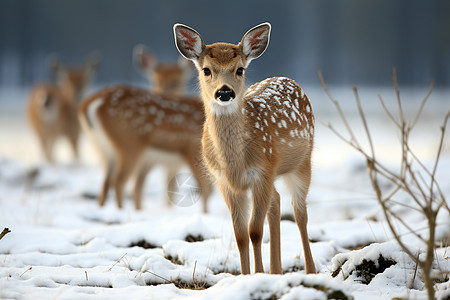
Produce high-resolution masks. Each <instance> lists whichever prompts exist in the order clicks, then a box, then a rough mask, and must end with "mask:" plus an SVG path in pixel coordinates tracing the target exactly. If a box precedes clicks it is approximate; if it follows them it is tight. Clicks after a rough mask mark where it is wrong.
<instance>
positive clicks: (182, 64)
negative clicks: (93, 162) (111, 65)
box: [133, 44, 207, 212]
mask: <svg viewBox="0 0 450 300" xmlns="http://www.w3.org/2000/svg"><path fill="white" fill-rule="evenodd" d="M133 64H134V67H135V68H136V70H137V71H138V72H139V73H140V74H141V75H143V76H144V77H145V78H146V79H147V81H148V83H149V90H153V92H155V93H157V94H161V93H163V94H173V95H177V96H180V95H183V94H184V93H185V89H186V86H187V83H188V81H189V79H190V78H191V77H192V75H193V67H192V63H191V62H190V61H188V60H186V59H184V58H183V57H181V56H180V57H179V59H178V61H177V62H176V63H170V62H166V63H159V61H158V59H157V57H156V55H155V54H154V53H153V52H152V51H150V49H149V48H148V47H147V46H145V45H143V44H138V45H136V46H134V48H133ZM198 101H201V100H200V99H198ZM156 164H158V161H156V160H155V161H154V162H153V163H152V162H150V161H148V162H147V163H146V164H143V166H144V169H143V170H141V171H136V172H135V174H138V177H137V178H136V180H135V184H138V186H135V188H134V190H135V191H136V189H138V190H139V189H142V188H143V182H144V181H145V178H146V176H147V174H148V173H149V172H150V170H151V169H152V167H153V166H154V165H156ZM182 165H183V163H182V162H180V161H179V160H173V161H170V162H166V163H165V164H164V167H165V169H166V183H167V197H166V204H167V206H171V205H172V203H174V199H173V196H174V193H175V192H176V191H177V188H178V187H177V186H176V184H175V183H176V181H175V180H173V179H174V178H175V176H176V175H177V173H178V172H179V170H180V168H181V167H182ZM139 176H141V177H142V178H141V177H139ZM135 194H141V192H139V193H138V192H135ZM138 198H140V197H138ZM138 202H139V203H140V202H141V200H138ZM139 207H140V206H139ZM204 211H205V212H206V211H207V210H206V206H205V208H204Z"/></svg>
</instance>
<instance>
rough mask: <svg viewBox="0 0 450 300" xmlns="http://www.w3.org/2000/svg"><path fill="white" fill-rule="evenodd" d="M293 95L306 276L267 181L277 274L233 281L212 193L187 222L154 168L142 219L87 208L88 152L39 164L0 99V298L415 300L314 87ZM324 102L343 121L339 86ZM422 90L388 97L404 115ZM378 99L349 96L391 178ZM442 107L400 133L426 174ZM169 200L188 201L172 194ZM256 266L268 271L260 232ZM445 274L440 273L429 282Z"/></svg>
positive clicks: (444, 175)
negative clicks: (303, 134)
mask: <svg viewBox="0 0 450 300" xmlns="http://www.w3.org/2000/svg"><path fill="white" fill-rule="evenodd" d="M305 90H306V92H307V94H309V96H310V98H311V100H312V102H313V106H314V109H315V113H316V117H317V119H318V122H317V131H316V145H315V148H316V149H315V154H314V170H313V180H312V185H311V190H310V193H309V198H308V205H309V206H308V211H309V234H310V238H311V240H312V244H311V247H312V252H313V256H314V260H315V263H316V268H317V269H318V273H319V274H317V275H305V273H304V271H303V265H304V261H303V254H302V251H301V250H302V248H301V241H300V236H299V233H298V229H297V227H296V225H295V223H294V222H292V221H290V220H289V216H290V214H291V213H290V212H291V209H290V203H289V202H290V199H289V195H288V194H287V191H286V190H285V188H284V185H283V183H282V182H277V188H278V190H279V192H280V194H281V198H282V214H283V215H284V218H283V219H284V220H283V221H282V222H281V243H282V246H281V247H282V265H283V270H284V272H285V274H283V275H269V274H256V275H250V276H242V275H235V274H236V273H238V272H239V255H238V250H237V246H236V243H235V240H234V236H233V231H232V225H231V220H230V216H229V213H228V210H227V208H226V206H225V204H224V202H223V200H222V198H221V196H220V195H219V194H218V193H217V191H215V192H214V194H213V195H212V197H211V198H210V200H209V203H208V205H209V208H210V213H209V214H202V213H200V211H201V205H200V203H196V204H194V205H192V206H188V207H180V206H176V205H175V206H172V207H167V206H166V205H165V197H166V191H165V182H164V178H165V176H164V172H165V171H164V169H162V168H156V169H155V170H153V172H152V173H151V174H150V176H149V177H148V180H147V184H146V187H145V193H144V194H145V203H144V209H143V210H142V211H139V212H137V211H135V210H134V208H133V205H132V201H131V200H130V199H126V200H127V201H126V204H125V207H124V209H122V210H118V209H117V208H116V206H115V203H114V199H113V193H111V195H110V198H109V199H108V201H107V204H106V206H105V207H104V208H99V207H98V205H97V203H96V200H95V197H96V195H97V194H98V192H99V190H100V185H101V182H102V177H103V170H102V169H101V167H100V165H99V163H98V159H97V156H96V153H95V152H94V151H93V150H92V148H91V147H90V145H89V143H88V141H87V140H86V139H83V141H82V161H81V162H79V163H72V162H70V151H69V147H68V146H67V145H65V144H63V143H62V144H61V145H60V147H59V148H58V153H57V156H58V158H59V161H60V163H59V164H57V165H47V164H45V163H42V162H40V160H39V157H40V156H39V154H40V153H39V149H38V148H37V147H36V146H37V143H36V140H35V137H34V136H33V134H32V132H31V131H30V129H29V127H28V124H27V123H26V120H25V119H24V113H23V107H24V100H23V99H24V98H25V97H26V91H19V92H17V91H15V92H10V91H1V92H0V96H1V97H0V231H1V229H3V228H4V227H8V228H9V229H11V233H9V234H7V235H6V236H5V237H4V238H3V239H1V240H0V298H1V299H91V298H100V299H125V298H130V299H173V298H188V297H191V298H195V299H197V298H200V299H278V298H282V299H327V298H328V299H351V298H352V297H353V298H354V299H391V298H394V297H403V298H409V299H424V298H426V292H425V291H424V289H423V282H422V280H421V275H420V273H421V272H420V270H418V272H417V274H416V275H414V274H415V267H416V264H415V262H414V261H413V260H412V259H410V258H409V257H408V256H407V255H406V254H405V253H404V252H403V251H402V250H401V249H400V248H399V246H398V245H397V244H396V243H395V242H393V241H392V235H391V233H390V232H389V228H388V227H387V225H386V223H385V222H383V217H382V213H381V211H380V208H379V206H378V203H377V201H376V200H375V197H374V195H373V193H372V190H371V186H370V182H369V180H368V178H367V173H366V170H365V164H364V160H363V159H362V158H361V157H360V156H358V154H357V153H355V152H354V151H353V150H352V149H351V148H349V147H348V146H346V145H345V144H343V143H342V142H341V141H339V140H338V139H337V138H336V137H335V136H334V135H333V134H332V133H331V132H330V131H329V130H328V129H327V128H325V127H324V126H323V125H321V123H320V121H322V122H325V123H328V122H331V123H332V124H334V125H336V126H337V127H338V128H342V127H341V125H340V122H339V120H338V119H337V113H336V112H335V111H334V109H333V107H332V105H331V102H330V101H329V100H328V99H327V98H326V97H325V94H324V93H323V92H322V91H321V90H320V89H312V90H311V91H308V89H307V88H305ZM331 91H332V92H333V93H334V95H335V97H336V98H338V100H345V101H344V102H343V105H344V110H345V111H346V112H347V113H349V114H350V115H353V113H354V112H355V109H354V106H353V102H352V99H353V96H352V92H351V88H349V87H348V88H339V89H337V88H336V89H332V90H331ZM425 92H426V90H425V89H419V90H415V89H406V91H405V92H402V95H405V96H404V97H405V98H404V99H405V102H404V107H405V108H406V110H407V111H409V112H413V111H414V110H415V109H416V108H417V107H418V105H419V104H420V101H419V100H420V99H421V98H422V97H423V95H424V94H425ZM378 93H380V94H381V95H382V96H383V97H384V98H385V100H387V102H388V104H389V105H390V106H391V107H393V108H395V105H396V104H395V103H394V102H393V101H392V100H393V96H394V92H393V89H381V90H377V89H362V92H361V98H362V100H363V105H364V106H366V107H367V108H368V111H369V122H370V123H371V125H372V126H371V127H372V128H373V129H374V132H373V133H374V138H375V143H376V144H377V145H378V146H377V151H378V153H379V157H380V158H381V159H383V160H385V161H386V162H387V163H389V164H392V166H393V167H395V162H396V160H397V159H398V156H399V150H398V147H397V146H395V144H396V143H397V141H398V135H397V134H396V133H395V132H394V131H393V127H392V126H391V125H389V123H388V121H387V119H386V118H385V117H383V116H382V115H381V113H380V112H381V108H379V106H378V104H377V94H378ZM349 98H350V99H349ZM449 98H450V93H449V91H447V90H439V91H435V92H434V93H433V94H432V95H431V98H430V100H429V101H430V103H429V105H428V106H427V107H426V109H425V111H424V116H423V119H422V120H421V121H420V122H419V124H418V128H417V132H416V133H414V134H413V136H412V139H413V141H414V143H413V146H414V147H415V148H416V149H417V153H418V154H419V155H420V156H421V157H422V158H423V159H424V161H425V162H426V163H429V164H431V163H432V162H433V160H432V159H433V153H434V151H435V150H436V147H437V144H438V136H439V126H440V125H441V120H442V119H443V116H444V114H445V112H446V111H448V109H450V101H449ZM349 100H350V101H349ZM350 119H351V122H352V124H355V128H356V132H357V134H362V133H363V131H362V127H361V126H360V125H356V124H359V123H356V122H357V119H356V118H354V117H351V118H350ZM449 130H450V129H449ZM449 138H450V135H449V134H448V133H447V143H446V144H445V146H444V150H443V153H442V158H441V164H440V167H439V170H438V176H437V178H438V181H439V182H440V184H441V188H442V190H443V192H444V194H445V195H446V197H447V199H448V198H449V197H450V181H449V180H448V178H450V142H449V141H448V140H449ZM186 171H187V170H183V172H186ZM181 192H184V193H189V190H187V189H184V188H183V187H182V188H181ZM400 200H401V201H408V199H400ZM395 209H396V211H397V213H398V214H400V215H401V216H402V218H403V220H405V221H406V222H408V223H409V224H410V225H411V226H412V227H413V228H414V229H416V230H423V229H424V226H425V220H424V219H423V217H421V216H420V214H418V213H417V212H415V211H413V210H407V209H404V207H397V208H395ZM438 224H439V225H438V228H437V240H438V242H439V243H441V242H442V244H441V246H440V247H439V249H438V250H437V252H436V261H435V264H434V269H435V273H436V275H437V276H440V277H439V282H440V283H439V284H437V285H436V288H437V295H438V296H439V297H441V298H442V299H448V298H447V297H450V283H449V280H448V272H449V271H450V260H449V259H450V247H449V246H448V241H449V237H450V216H449V214H448V211H445V210H441V214H439V215H438ZM397 225H398V226H399V230H404V228H403V229H402V228H401V227H400V224H397ZM424 233H425V231H424ZM405 239H406V240H407V242H408V245H410V247H411V249H414V251H416V252H417V251H423V250H424V249H423V245H421V244H420V243H419V242H418V241H416V240H415V239H414V238H412V237H409V236H408V235H407V234H406V233H405ZM380 255H381V256H380ZM380 257H382V259H381V258H380ZM263 260H264V268H265V270H266V272H268V269H269V235H268V227H267V225H266V227H265V230H264V238H263ZM363 261H365V262H366V263H367V262H368V261H369V262H370V261H373V265H374V267H375V269H376V271H375V272H374V271H373V270H372V271H370V272H369V274H368V272H367V271H366V272H364V271H361V264H362V263H363ZM445 272H447V275H442V274H443V273H445ZM372 273H374V274H372ZM439 274H440V275H439ZM333 275H334V276H333ZM367 281H369V282H367ZM345 297H347V298H345Z"/></svg>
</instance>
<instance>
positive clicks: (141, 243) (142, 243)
mask: <svg viewBox="0 0 450 300" xmlns="http://www.w3.org/2000/svg"><path fill="white" fill-rule="evenodd" d="M128 247H141V248H144V249H155V248H159V247H158V246H156V245H154V244H152V243H149V242H147V241H146V240H139V241H137V242H135V243H131V244H130V245H129V246H128Z"/></svg>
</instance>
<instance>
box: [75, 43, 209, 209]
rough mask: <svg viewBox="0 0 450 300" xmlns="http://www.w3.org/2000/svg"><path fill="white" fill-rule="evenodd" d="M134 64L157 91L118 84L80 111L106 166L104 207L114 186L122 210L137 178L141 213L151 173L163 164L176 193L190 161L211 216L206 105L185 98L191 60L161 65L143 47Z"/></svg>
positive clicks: (136, 197) (101, 201)
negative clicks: (204, 152)
mask: <svg viewBox="0 0 450 300" xmlns="http://www.w3.org/2000/svg"><path fill="white" fill-rule="evenodd" d="M133 60H134V63H135V65H136V67H137V68H138V69H139V70H141V72H142V73H143V74H145V75H146V76H147V78H149V80H151V81H152V82H153V84H154V91H153V92H150V91H148V90H145V89H141V88H137V87H132V86H127V85H119V86H113V87H109V88H105V89H102V90H100V91H98V92H97V93H96V94H95V95H92V96H91V97H90V98H89V99H88V100H87V101H86V102H84V103H83V104H82V106H81V107H80V110H79V117H80V120H81V123H82V126H83V129H85V131H86V132H87V133H88V136H89V137H90V138H91V140H92V142H93V143H94V144H95V145H96V147H97V148H98V150H99V152H100V154H101V157H102V158H103V161H104V163H105V167H106V175H105V179H104V182H103V187H102V191H101V194H100V196H99V204H100V205H101V206H103V205H104V203H105V200H106V197H107V194H108V191H109V187H110V186H111V185H112V186H113V187H114V190H115V194H116V195H115V196H116V201H117V205H118V207H119V208H121V207H122V198H123V189H124V186H125V183H126V182H127V181H128V179H129V178H130V176H131V175H135V177H136V180H135V185H134V189H133V200H134V203H135V207H136V209H141V208H142V189H143V184H144V182H145V178H146V175H147V174H148V172H149V170H150V169H151V168H152V167H153V166H154V165H157V164H162V165H163V166H165V167H166V168H167V181H168V191H171V192H173V191H175V189H176V187H175V182H176V181H175V180H173V179H174V177H175V175H176V173H177V171H178V169H179V168H180V166H182V165H183V164H185V163H187V165H188V166H189V167H190V169H191V171H192V172H193V175H194V177H195V179H196V180H197V183H198V185H199V187H200V192H201V195H202V198H203V210H204V211H205V212H206V210H207V204H206V201H207V198H208V196H209V194H210V190H211V187H210V182H209V180H208V179H207V177H206V176H205V174H204V173H203V169H202V163H201V154H200V152H201V141H200V139H201V133H202V126H203V122H204V112H203V104H202V102H201V100H200V99H198V98H195V97H186V96H180V94H181V93H182V92H184V89H185V86H186V82H187V79H188V78H189V77H188V76H189V73H191V70H190V69H191V67H189V64H190V62H189V61H185V62H180V61H179V63H178V64H167V65H166V64H161V65H158V64H157V62H156V59H155V57H154V56H153V55H152V54H151V53H150V52H149V51H148V50H147V49H146V48H145V47H143V46H141V45H138V46H136V47H135V49H134V51H133ZM183 60H184V59H183ZM186 62H187V63H186ZM170 194H172V193H170ZM169 200H170V201H168V203H169V204H170V203H171V199H169Z"/></svg>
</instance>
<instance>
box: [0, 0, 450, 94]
mask: <svg viewBox="0 0 450 300" xmlns="http://www.w3.org/2000/svg"><path fill="white" fill-rule="evenodd" d="M265 21H269V22H271V23H272V26H273V27H272V30H273V31H272V38H271V44H270V46H269V48H268V50H267V52H266V54H265V55H264V56H263V57H261V58H260V59H259V60H258V61H257V62H254V63H253V64H252V67H251V68H250V72H249V75H248V76H249V79H250V82H252V81H253V82H254V81H258V80H261V79H263V78H266V77H269V76H276V75H285V76H289V77H292V78H294V79H296V80H297V81H299V82H301V83H302V85H305V84H314V85H318V79H317V70H318V69H321V70H322V71H323V73H324V76H325V77H326V79H327V82H328V83H329V84H335V85H346V84H356V85H377V86H380V85H390V84H391V74H392V73H391V68H392V67H393V66H395V67H397V70H398V74H399V79H400V81H401V83H402V84H404V85H409V86H425V85H428V84H429V82H430V81H431V79H435V82H436V84H437V85H438V86H441V87H447V86H448V85H449V82H450V1H448V0H431V1H416V0H412V1H411V0H395V1H393V0H380V1H361V0H343V1H335V0H315V1H309V0H300V1H299V0H277V1H273V0H272V1H269V0H249V1H246V0H242V1H207V0H188V1H184V0H164V1H149V0H147V1H144V0H127V1H124V0H0V88H5V87H26V86H29V85H31V84H32V83H33V82H35V81H38V80H39V81H40V80H45V79H47V78H49V71H48V69H47V66H46V58H47V56H48V55H49V54H50V53H58V54H60V55H61V57H62V58H63V59H64V60H66V61H67V62H68V63H69V64H78V63H81V62H82V61H83V59H84V58H85V57H86V55H87V54H88V53H89V52H91V51H92V50H99V51H101V53H102V56H103V60H102V63H101V66H100V70H99V74H98V76H97V79H96V83H97V84H100V85H104V84H110V83H117V82H128V83H142V84H145V79H144V78H142V77H141V76H140V75H139V74H138V73H137V72H136V71H135V69H134V68H133V65H132V60H131V53H132V49H133V46H134V45H136V44H137V43H144V44H146V45H148V46H149V47H150V48H151V49H152V50H153V51H154V52H155V54H157V56H158V58H159V59H160V61H171V60H176V59H177V57H178V52H177V51H176V48H175V45H174V41H173V34H172V26H173V24H174V23H177V22H181V23H184V24H186V25H189V26H191V27H193V28H195V29H197V30H198V31H199V32H200V33H201V34H202V36H203V38H204V40H205V42H206V43H212V42H216V41H226V42H233V43H237V42H239V40H240V38H241V37H242V35H243V34H244V33H245V32H246V31H247V30H248V29H250V28H251V27H253V26H255V25H257V24H259V23H262V22H265Z"/></svg>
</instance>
